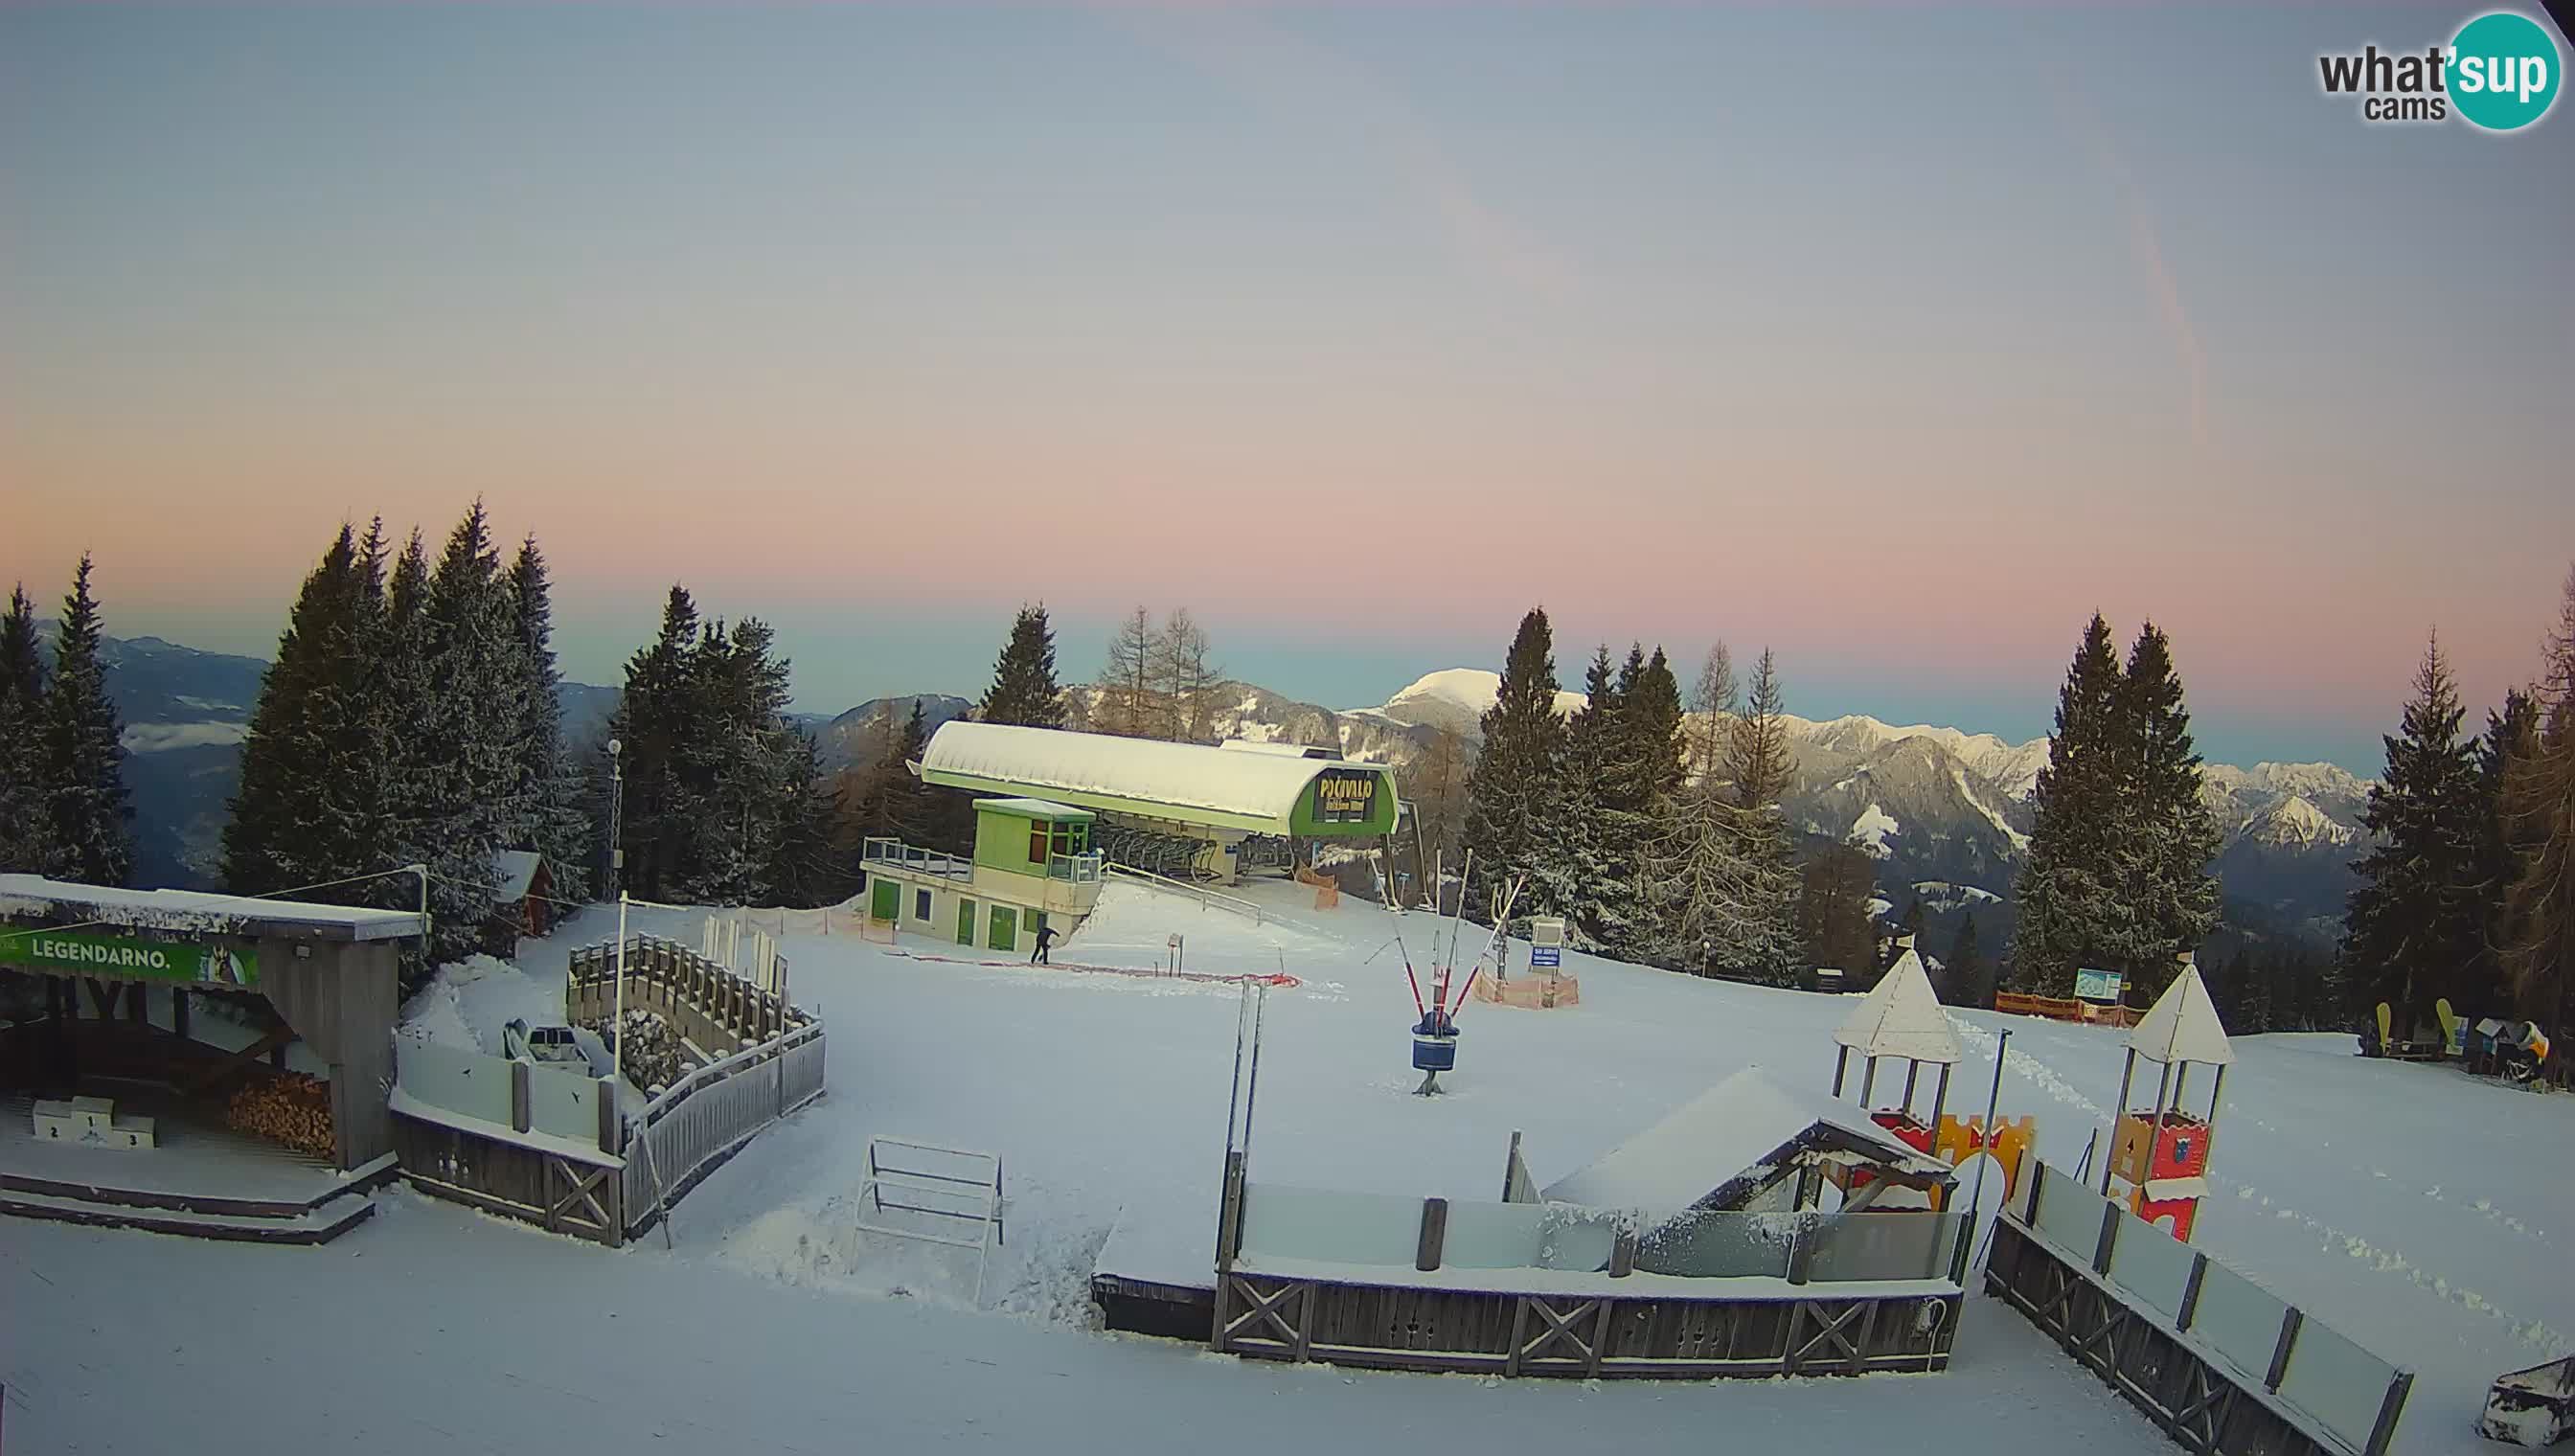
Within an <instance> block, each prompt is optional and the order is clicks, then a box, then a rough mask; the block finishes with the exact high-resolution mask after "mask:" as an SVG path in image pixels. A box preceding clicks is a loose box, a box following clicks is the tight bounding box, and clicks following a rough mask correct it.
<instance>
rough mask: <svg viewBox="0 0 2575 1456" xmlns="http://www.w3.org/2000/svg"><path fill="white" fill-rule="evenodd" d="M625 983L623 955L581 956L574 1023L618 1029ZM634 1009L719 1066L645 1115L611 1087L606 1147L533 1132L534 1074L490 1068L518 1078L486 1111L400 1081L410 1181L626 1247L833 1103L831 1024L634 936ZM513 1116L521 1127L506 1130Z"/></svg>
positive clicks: (602, 1110) (399, 1137) (592, 951)
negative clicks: (530, 1092) (794, 1115)
mask: <svg viewBox="0 0 2575 1456" xmlns="http://www.w3.org/2000/svg"><path fill="white" fill-rule="evenodd" d="M616 980H617V949H616V946H615V945H614V944H602V945H590V946H584V947H582V948H581V949H579V950H576V951H574V952H573V957H572V969H571V980H570V984H569V985H568V986H567V987H566V993H565V1002H566V1006H567V1009H568V1011H569V1012H570V1014H571V1015H572V1017H573V1018H574V1019H576V1020H593V1019H595V1020H605V1019H607V1017H608V1016H609V1014H610V1012H611V1008H612V1007H613V1006H614V1004H615V1001H616V995H617V984H616ZM626 1005H627V1008H628V1009H629V1010H634V1009H638V1008H641V1009H646V1010H651V1011H655V1012H657V1013H659V1014H661V1015H663V1016H665V1017H667V1018H669V1019H671V1020H672V1021H673V1022H675V1023H676V1024H677V1025H678V1026H679V1027H680V1029H681V1034H682V1035H683V1036H685V1037H687V1038H689V1039H690V1040H692V1041H694V1042H696V1043H697V1044H699V1045H700V1046H701V1047H704V1048H707V1049H709V1050H712V1051H715V1052H716V1053H717V1056H718V1059H717V1060H715V1061H712V1062H710V1063H708V1064H707V1065H705V1066H703V1067H700V1068H699V1069H698V1070H696V1071H694V1072H691V1073H689V1074H688V1075H687V1076H684V1077H682V1078H681V1079H680V1080H679V1081H677V1082H675V1083H673V1084H672V1085H671V1086H669V1087H668V1088H666V1089H664V1090H663V1091H662V1092H661V1093H659V1094H658V1095H656V1096H655V1097H654V1098H653V1099H652V1100H651V1101H650V1102H648V1103H646V1104H645V1105H644V1107H643V1108H642V1110H641V1111H639V1112H634V1113H631V1114H630V1113H627V1112H626V1111H624V1110H623V1109H622V1108H621V1107H620V1106H619V1105H618V1101H619V1096H618V1092H617V1089H616V1088H615V1086H614V1084H613V1083H610V1082H607V1081H605V1080H603V1081H601V1082H600V1083H598V1085H599V1086H600V1087H601V1088H602V1092H603V1094H602V1095H601V1096H600V1097H599V1098H598V1099H597V1106H598V1109H599V1128H598V1135H597V1138H596V1141H595V1145H593V1142H592V1140H591V1139H588V1138H578V1139H577V1138H572V1137H567V1136H562V1135H557V1134H552V1133H549V1132H547V1131H546V1130H545V1129H544V1128H543V1127H541V1126H532V1125H531V1122H530V1118H529V1116H528V1115H527V1112H526V1110H525V1109H526V1107H527V1101H528V1099H527V1095H526V1092H525V1090H524V1088H525V1084H527V1083H528V1082H529V1081H530V1079H531V1070H530V1068H529V1066H528V1064H527V1063H524V1062H520V1063H512V1062H507V1061H504V1060H503V1059H501V1058H498V1057H491V1058H485V1060H489V1061H490V1062H491V1063H493V1066H494V1068H496V1069H499V1070H501V1071H502V1074H504V1075H509V1076H512V1077H514V1078H515V1083H514V1084H513V1085H512V1088H511V1100H510V1101H509V1102H507V1103H505V1102H503V1101H502V1100H500V1098H499V1097H498V1095H497V1094H496V1095H495V1098H494V1100H493V1102H492V1103H491V1105H489V1106H486V1107H479V1108H478V1107H466V1108H460V1107H458V1106H455V1105H443V1104H440V1103H436V1102H432V1101H430V1100H428V1099H426V1098H419V1097H412V1096H408V1095H406V1093H405V1092H404V1090H403V1088H402V1087H401V1085H400V1084H399V1081H398V1082H397V1085H396V1087H395V1089H394V1095H393V1110H394V1112H395V1114H396V1115H395V1118H394V1134H395V1148H396V1151H397V1152H399V1153H400V1154H401V1159H402V1165H403V1173H404V1176H405V1177H406V1178H407V1179H409V1180H410V1181H411V1182H412V1183H413V1185H414V1186H416V1187H419V1188H420V1189H421V1190H422V1191H424V1192H427V1193H430V1194H433V1195H435V1196H438V1197H442V1198H449V1199H453V1200H455V1201H457V1202H461V1203H467V1204H471V1205H472V1206H474V1207H477V1208H481V1209H484V1210H485V1211H487V1212H491V1213H497V1214H500V1215H502V1216H503V1217H506V1218H515V1219H519V1220H521V1221H522V1222H527V1223H533V1224H536V1225H538V1226H539V1227H541V1228H545V1229H548V1230H551V1231H553V1232H556V1233H565V1234H571V1235H573V1236H574V1237H577V1238H586V1239H593V1240H596V1241H598V1242H600V1243H604V1244H607V1245H609V1246H611V1247H615V1246H617V1245H619V1244H622V1243H624V1242H625V1241H626V1240H628V1239H630V1238H633V1237H634V1236H636V1235H637V1234H640V1233H644V1232H647V1231H649V1230H650V1229H651V1228H652V1227H653V1226H654V1225H655V1224H656V1223H658V1222H660V1221H661V1220H663V1219H664V1218H666V1217H668V1215H669V1212H670V1209H671V1206H672V1205H673V1204H676V1203H678V1202H679V1201H680V1199H681V1198H683V1197H685V1196H686V1195H687V1194H688V1192H689V1191H690V1190H691V1189H693V1188H695V1187H696V1186H697V1185H698V1184H699V1182H701V1181H702V1180H704V1179H705V1177H706V1176H707V1174H709V1173H711V1172H713V1171H715V1170H716V1169H717V1168H718V1167H721V1166H723V1164H724V1162H725V1160H726V1159H728V1158H730V1157H731V1156H732V1155H733V1154H734V1153H736V1152H738V1151H740V1150H741V1149H742V1148H743V1147H744V1146H745V1145H746V1144H748V1143H749V1142H750V1141H751V1139H752V1138H753V1137H754V1136H756V1135H758V1133H759V1132H760V1131H761V1129H763V1128H765V1127H767V1126H769V1125H770V1124H771V1123H773V1122H775V1121H777V1120H778V1119H779V1118H781V1117H784V1116H786V1115H787V1114H788V1113H790V1112H793V1111H795V1110H797V1109H798V1108H800V1107H802V1106H804V1105H805V1104H806V1103H808V1102H810V1101H812V1100H813V1099H814V1098H816V1097H818V1096H820V1095H822V1092H823V1083H824V1049H823V1048H824V1028H823V1021H822V1018H820V1017H818V1016H815V1015H813V1014H812V1013H810V1012H808V1011H805V1010H803V1009H801V1008H799V1007H797V1006H794V1005H791V1004H789V1003H788V1002H787V1001H786V1000H785V999H784V998H783V997H781V996H778V995H776V994H774V993H772V992H770V991H766V990H763V989H762V988H761V987H759V986H756V985H754V984H752V983H751V982H750V981H748V980H745V979H744V978H743V977H741V976H739V975H736V974H734V973H733V972H732V971H730V970H728V969H727V968H725V967H724V966H722V965H719V964H717V963H716V962H714V961H711V960H708V959H707V958H706V957H705V956H703V955H700V954H699V953H698V952H697V951H696V950H694V949H691V948H690V947H687V946H684V945H681V944H679V943H678V942H676V941H671V940H664V939H661V938H659V937H656V936H635V937H632V938H630V939H629V940H628V941H627V945H626ZM477 1080H479V1079H477ZM451 1100H453V1099H451ZM504 1105H508V1106H510V1109H511V1110H510V1112H509V1113H508V1114H506V1115H507V1116H508V1117H509V1120H508V1121H502V1120H499V1119H500V1118H501V1117H502V1116H503V1115H505V1114H504V1113H503V1112H502V1111H501V1108H502V1107H503V1106H504Z"/></svg>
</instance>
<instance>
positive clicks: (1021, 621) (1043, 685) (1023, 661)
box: [975, 603, 1064, 728]
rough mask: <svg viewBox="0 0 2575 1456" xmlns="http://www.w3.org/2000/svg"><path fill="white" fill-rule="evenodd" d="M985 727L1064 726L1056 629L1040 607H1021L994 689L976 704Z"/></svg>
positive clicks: (998, 665)
mask: <svg viewBox="0 0 2575 1456" xmlns="http://www.w3.org/2000/svg"><path fill="white" fill-rule="evenodd" d="M975 717H976V718H977V720H978V721H980V722H983V723H998V724H1009V725H1013V726H1016V727H1019V728H1062V727H1064V686H1063V685H1062V684H1060V683H1058V682H1057V681H1056V677H1055V629H1054V627H1053V626H1052V625H1051V624H1050V623H1049V622H1048V621H1047V610H1046V605H1045V604H1044V603H1040V604H1039V605H1037V606H1035V607H1022V608H1021V609H1020V613H1019V616H1017V617H1015V618H1013V619H1012V620H1011V636H1010V640H1009V641H1008V642H1005V643H1004V644H1002V655H1001V657H1000V658H999V659H998V660H996V661H995V662H994V664H993V686H992V688H991V689H989V690H988V691H986V693H985V694H984V701H983V703H982V704H980V705H978V706H977V709H976V713H975Z"/></svg>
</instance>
